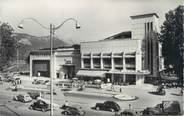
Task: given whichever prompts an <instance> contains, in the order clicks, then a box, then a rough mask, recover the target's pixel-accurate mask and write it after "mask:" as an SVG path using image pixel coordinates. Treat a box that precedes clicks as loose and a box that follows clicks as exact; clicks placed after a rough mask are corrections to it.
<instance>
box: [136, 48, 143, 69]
mask: <svg viewBox="0 0 184 116" xmlns="http://www.w3.org/2000/svg"><path fill="white" fill-rule="evenodd" d="M141 59H142V57H141V52H140V51H136V53H135V70H136V71H137V70H141V69H142V60H141Z"/></svg>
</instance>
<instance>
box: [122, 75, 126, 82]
mask: <svg viewBox="0 0 184 116" xmlns="http://www.w3.org/2000/svg"><path fill="white" fill-rule="evenodd" d="M125 82H126V75H125V74H123V83H125Z"/></svg>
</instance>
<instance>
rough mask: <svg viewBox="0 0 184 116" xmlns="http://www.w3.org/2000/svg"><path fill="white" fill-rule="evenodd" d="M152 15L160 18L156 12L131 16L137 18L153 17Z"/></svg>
mask: <svg viewBox="0 0 184 116" xmlns="http://www.w3.org/2000/svg"><path fill="white" fill-rule="evenodd" d="M151 16H156V17H157V18H159V16H158V15H157V14H156V13H148V14H141V15H134V16H130V18H132V19H135V18H145V17H151Z"/></svg>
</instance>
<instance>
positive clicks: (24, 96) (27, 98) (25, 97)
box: [13, 94, 32, 103]
mask: <svg viewBox="0 0 184 116" xmlns="http://www.w3.org/2000/svg"><path fill="white" fill-rule="evenodd" d="M13 100H15V101H21V102H23V103H26V102H31V101H32V98H31V97H30V96H29V94H19V95H17V96H14V97H13Z"/></svg>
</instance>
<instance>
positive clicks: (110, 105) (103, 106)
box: [93, 101, 121, 112]
mask: <svg viewBox="0 0 184 116" xmlns="http://www.w3.org/2000/svg"><path fill="white" fill-rule="evenodd" d="M93 109H96V110H105V111H111V112H114V111H116V112H117V111H119V110H120V109H121V108H120V106H119V105H118V104H117V103H116V102H114V101H105V102H104V103H96V105H95V107H93Z"/></svg>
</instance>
